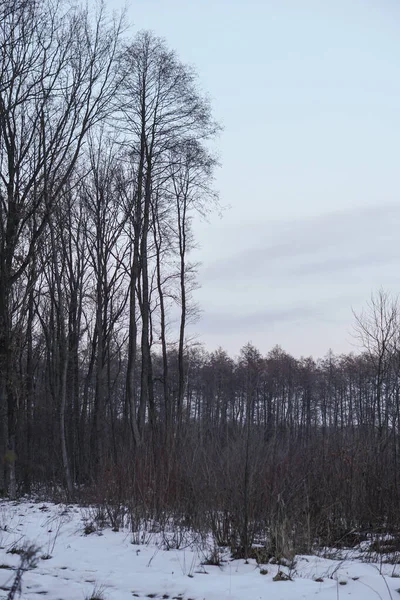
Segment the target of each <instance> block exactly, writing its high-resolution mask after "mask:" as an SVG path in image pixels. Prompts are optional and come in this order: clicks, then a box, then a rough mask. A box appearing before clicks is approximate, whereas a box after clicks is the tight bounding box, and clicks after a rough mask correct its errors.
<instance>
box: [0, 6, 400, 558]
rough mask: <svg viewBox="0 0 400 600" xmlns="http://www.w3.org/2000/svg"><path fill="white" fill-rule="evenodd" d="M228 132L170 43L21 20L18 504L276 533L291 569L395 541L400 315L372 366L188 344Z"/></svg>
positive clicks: (13, 61)
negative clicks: (196, 229)
mask: <svg viewBox="0 0 400 600" xmlns="http://www.w3.org/2000/svg"><path fill="white" fill-rule="evenodd" d="M218 131H219V126H218V124H217V123H216V122H215V121H214V119H213V116H212V110H211V106H210V104H209V101H208V99H207V97H206V96H204V94H203V93H202V92H200V91H199V86H198V82H197V78H196V75H195V73H194V72H193V70H192V69H191V68H189V67H187V66H185V65H184V64H182V63H181V62H180V60H179V59H178V58H177V56H176V55H175V53H174V52H172V51H171V50H170V49H169V48H168V47H167V45H166V43H165V42H164V41H163V40H161V39H159V38H157V37H156V36H155V35H154V34H152V33H148V32H140V33H138V34H136V35H135V36H133V37H129V32H128V31H127V30H126V28H125V26H124V23H123V19H121V20H116V19H114V18H110V17H109V16H108V15H107V12H106V11H105V9H104V8H102V7H101V6H100V8H98V10H97V12H96V13H94V12H93V13H92V12H90V11H89V10H87V9H80V8H71V7H70V6H69V5H68V6H67V4H65V5H64V4H63V3H60V4H57V3H53V2H50V1H47V0H43V1H40V2H37V1H35V0H3V2H2V3H1V7H0V423H1V429H0V457H1V465H0V467H1V468H0V489H1V490H2V492H3V494H4V495H6V496H8V497H10V498H12V499H15V498H17V497H18V496H19V495H21V494H25V493H34V492H37V493H42V494H43V493H45V494H47V495H48V497H54V498H61V497H62V498H64V499H68V500H69V501H72V500H79V501H86V502H92V503H101V504H102V505H103V506H105V508H106V510H107V511H108V515H109V516H110V518H112V519H114V521H115V526H118V514H119V511H120V510H121V507H122V506H124V507H129V511H130V514H131V519H132V523H134V522H135V523H136V524H137V522H138V521H140V520H148V519H154V520H157V521H161V520H163V519H164V520H165V519H167V518H168V519H173V520H174V522H175V523H179V525H180V526H182V527H190V528H192V529H194V530H199V531H200V530H201V531H211V532H212V533H213V535H214V539H215V541H216V543H218V544H226V545H231V547H232V549H233V550H235V551H236V553H237V555H238V556H247V555H249V553H250V550H251V547H252V545H253V543H254V542H255V541H257V540H259V539H263V536H264V534H265V532H266V531H268V532H269V539H270V543H271V544H272V545H273V547H274V550H273V551H274V552H275V554H280V555H282V556H283V555H290V554H291V553H292V552H293V551H294V550H296V551H298V550H302V551H307V550H308V549H310V548H311V547H312V545H313V544H314V543H315V542H316V541H319V542H320V543H327V544H328V543H338V542H340V540H343V539H345V538H346V536H347V537H348V536H349V534H350V533H351V534H354V532H355V531H357V532H358V531H365V530H367V531H369V530H377V529H379V528H384V529H385V530H396V528H398V527H399V526H400V481H399V477H400V471H399V461H400V458H399V454H400V446H399V434H398V427H399V419H400V347H399V332H400V327H399V316H398V307H397V302H396V301H395V300H393V299H391V298H390V297H389V296H388V295H387V294H385V293H384V292H380V293H378V294H377V295H376V296H374V297H373V299H372V301H371V303H370V305H369V307H368V308H367V311H366V313H365V314H363V315H360V316H359V317H357V318H355V324H356V331H357V334H358V336H359V338H360V343H361V347H362V349H363V350H362V353H360V354H359V355H353V354H351V355H348V356H335V355H333V354H332V353H329V354H328V355H327V356H326V357H325V358H324V359H321V360H313V359H312V358H302V359H295V358H293V357H292V356H290V355H289V354H287V353H285V352H284V351H283V350H282V349H280V348H279V347H276V348H274V349H273V350H271V351H270V352H269V353H268V354H267V355H266V356H262V355H261V354H260V352H259V351H258V350H257V349H256V348H255V347H253V346H252V345H250V344H248V345H246V346H245V347H244V348H243V349H242V351H241V352H240V356H239V357H238V358H237V359H235V360H234V359H232V358H230V357H229V356H228V355H227V353H226V352H224V350H222V349H219V350H217V351H216V352H212V353H208V352H205V351H204V350H203V349H201V347H200V346H198V345H196V344H194V343H191V341H190V339H188V336H187V334H186V331H187V325H188V323H189V322H190V320H191V319H192V318H193V316H194V314H195V312H196V307H195V305H194V303H193V301H192V291H193V289H194V286H195V285H196V265H195V264H192V263H191V260H190V251H191V249H192V248H193V246H194V244H195V240H194V238H193V234H192V227H191V225H192V221H193V219H194V218H196V215H204V214H205V213H207V212H208V211H209V210H212V209H213V208H214V207H215V206H216V204H217V201H218V198H217V194H216V192H215V189H214V182H213V178H214V171H215V168H216V166H217V160H216V157H215V156H214V154H213V151H212V140H213V139H214V138H215V136H216V134H217V133H218ZM199 329H201V324H200V325H199ZM327 346H329V343H328V342H327ZM132 527H133V525H132ZM346 539H347V538H346Z"/></svg>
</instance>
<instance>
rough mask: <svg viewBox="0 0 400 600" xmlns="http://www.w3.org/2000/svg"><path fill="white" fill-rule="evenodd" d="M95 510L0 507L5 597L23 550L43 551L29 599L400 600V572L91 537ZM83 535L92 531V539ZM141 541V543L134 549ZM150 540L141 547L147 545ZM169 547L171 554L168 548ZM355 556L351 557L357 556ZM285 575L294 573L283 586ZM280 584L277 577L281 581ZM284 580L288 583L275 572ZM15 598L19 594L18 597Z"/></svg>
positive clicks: (25, 594)
mask: <svg viewBox="0 0 400 600" xmlns="http://www.w3.org/2000/svg"><path fill="white" fill-rule="evenodd" d="M91 522H92V521H91V512H90V510H89V509H87V508H86V509H85V508H80V507H77V506H72V505H60V504H59V505H55V504H51V503H44V504H43V503H35V502H29V501H27V500H24V501H21V502H15V503H14V502H0V598H7V595H8V594H9V589H10V587H11V585H12V581H13V579H14V577H15V573H16V568H17V567H18V565H19V563H20V560H21V555H20V552H21V549H23V548H24V547H26V546H27V545H28V544H34V545H36V546H37V547H39V548H40V550H39V552H38V560H37V565H36V567H34V568H32V569H29V570H27V571H26V572H25V573H24V575H23V579H22V595H21V598H22V599H30V600H33V599H36V600H38V599H39V598H40V597H45V598H46V599H48V600H89V599H91V598H93V599H94V598H96V599H97V598H99V599H104V600H129V599H132V598H138V599H139V600H145V599H147V598H156V599H161V598H163V599H165V600H167V599H171V600H172V599H175V600H178V599H179V600H190V599H192V600H264V599H265V600H292V599H293V600H295V599H296V600H299V599H311V598H316V599H317V600H341V599H345V598H346V599H347V598H351V599H352V600H376V599H377V598H381V600H390V599H392V600H393V599H396V598H399V597H400V596H399V593H400V579H399V578H398V576H399V575H400V566H393V565H389V564H385V563H381V564H377V563H372V562H368V563H366V562H363V561H362V560H361V559H360V557H359V558H357V553H356V552H353V553H352V555H350V554H347V556H346V557H343V556H342V558H341V559H340V560H339V558H336V559H328V558H322V557H321V556H297V557H296V559H295V561H294V563H293V565H292V566H291V567H290V568H289V567H283V566H278V565H276V564H275V565H273V564H268V565H258V564H257V563H256V561H255V560H249V561H248V562H247V563H246V561H244V560H231V559H230V558H229V553H228V552H226V555H225V560H224V561H223V562H222V564H221V566H211V565H206V564H204V562H205V560H206V559H207V557H208V556H209V550H207V547H206V546H204V544H203V545H202V544H199V543H197V544H196V543H195V540H194V539H192V540H191V543H190V542H189V541H188V540H187V539H185V537H184V534H183V533H182V535H180V537H179V541H180V543H181V545H182V547H181V548H180V549H179V550H176V549H173V548H172V546H173V545H174V544H175V543H176V541H177V538H176V532H175V533H171V537H170V538H168V536H166V534H163V535H162V536H160V534H155V533H153V534H151V533H148V532H147V533H144V534H143V536H142V539H140V538H141V536H140V535H139V534H137V535H135V536H133V534H132V533H131V532H130V531H129V530H125V531H124V530H120V531H117V532H115V531H112V530H111V528H107V527H104V528H102V529H101V530H99V529H98V528H97V529H96V530H94V531H92V527H91ZM85 532H86V533H85ZM134 542H142V543H134ZM143 542H144V543H143ZM168 545H170V546H171V548H170V549H169V550H166V549H165V548H166V547H167V546H168ZM350 556H352V558H350ZM278 572H282V573H285V574H288V575H290V577H291V580H289V581H282V580H279V581H277V580H276V579H277V574H278ZM274 578H275V580H274ZM278 579H282V577H279V576H278ZM17 597H18V595H17V596H16V598H17Z"/></svg>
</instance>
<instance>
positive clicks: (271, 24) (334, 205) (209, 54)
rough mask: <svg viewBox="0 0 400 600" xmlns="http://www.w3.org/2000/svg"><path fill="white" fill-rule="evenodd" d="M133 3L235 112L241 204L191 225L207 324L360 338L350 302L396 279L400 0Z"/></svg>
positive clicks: (245, 333) (207, 333)
mask: <svg viewBox="0 0 400 600" xmlns="http://www.w3.org/2000/svg"><path fill="white" fill-rule="evenodd" d="M111 6H117V4H112V5H111ZM128 15H129V20H130V22H131V23H132V25H133V30H134V31H135V30H139V29H152V30H153V31H154V32H155V33H156V34H157V35H160V36H162V37H164V38H165V39H166V40H167V42H168V45H169V46H170V47H171V48H173V49H175V50H176V52H177V54H178V55H179V57H180V59H181V60H182V61H183V62H186V63H189V64H192V65H194V66H195V67H196V69H197V72H198V74H199V80H200V84H201V87H202V89H203V90H204V91H205V92H207V93H208V94H209V96H210V97H211V100H212V104H213V107H214V113H215V116H216V118H217V119H218V120H219V121H220V122H221V124H222V125H223V127H224V131H223V133H222V135H221V137H220V138H219V140H218V141H217V149H218V152H219V155H220V159H221V163H222V167H221V169H220V170H219V172H218V174H217V181H216V185H217V188H218V189H219V191H220V198H221V203H222V204H223V205H230V209H229V210H227V211H225V214H224V216H223V218H222V219H219V218H218V217H217V216H214V217H212V218H211V220H210V222H209V223H198V224H196V228H195V229H196V236H197V239H198V241H199V244H200V245H201V249H199V250H198V251H197V252H196V253H195V255H194V258H195V259H196V260H201V261H202V266H201V268H200V271H199V283H200V284H201V286H202V287H201V289H199V290H198V291H197V292H196V299H197V301H198V302H199V304H200V307H201V309H202V311H203V315H202V319H201V321H200V322H199V323H198V324H197V325H196V328H195V329H196V331H197V332H198V333H199V340H200V341H202V342H204V344H205V345H206V347H207V348H208V349H214V348H216V347H217V346H219V345H221V346H223V347H224V348H225V349H227V350H228V351H229V352H230V353H231V354H236V353H237V352H238V351H239V349H240V347H241V346H243V345H244V344H245V343H246V342H248V341H252V342H253V343H254V344H255V345H256V346H258V347H259V349H260V350H261V351H262V352H263V353H266V352H268V350H269V349H270V348H271V347H272V346H274V345H275V344H280V345H282V346H283V347H284V348H285V349H286V350H287V351H289V352H292V353H293V354H295V355H301V354H303V355H309V354H312V355H314V356H316V357H317V356H322V355H324V354H325V353H326V351H327V350H328V349H329V348H332V349H333V350H334V351H335V352H346V351H349V350H351V349H352V348H353V346H352V344H354V340H352V338H351V335H350V331H351V325H352V322H353V317H352V313H351V308H352V307H353V308H354V309H355V310H360V309H361V308H362V307H363V305H364V304H365V303H366V302H367V300H368V298H369V296H370V294H371V292H372V291H374V290H376V289H377V288H379V287H380V286H383V287H384V288H385V289H387V290H388V291H391V292H393V293H395V294H397V293H398V292H399V291H400V198H399V190H400V165H399V150H400V148H399V145H400V76H399V70H400V2H398V0H375V1H372V0H362V1H361V0H291V1H290V0H272V1H255V0H248V1H247V2H244V1H235V0H214V1H209V0H197V1H184V0H137V1H135V2H132V3H131V4H130V6H129V9H128Z"/></svg>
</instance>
